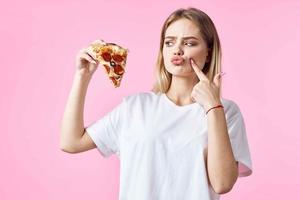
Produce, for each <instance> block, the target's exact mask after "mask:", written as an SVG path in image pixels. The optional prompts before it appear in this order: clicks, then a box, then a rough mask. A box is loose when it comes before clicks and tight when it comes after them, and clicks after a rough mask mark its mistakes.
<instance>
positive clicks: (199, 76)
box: [190, 58, 208, 81]
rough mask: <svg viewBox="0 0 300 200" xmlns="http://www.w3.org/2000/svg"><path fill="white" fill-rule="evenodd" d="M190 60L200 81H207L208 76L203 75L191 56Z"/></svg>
mask: <svg viewBox="0 0 300 200" xmlns="http://www.w3.org/2000/svg"><path fill="white" fill-rule="evenodd" d="M190 62H191V66H192V67H193V69H194V71H195V73H196V74H197V76H198V78H199V79H200V80H202V81H208V78H207V77H206V76H205V74H204V73H203V72H202V70H201V69H200V67H199V66H198V65H197V64H196V63H195V61H194V60H193V59H192V58H190Z"/></svg>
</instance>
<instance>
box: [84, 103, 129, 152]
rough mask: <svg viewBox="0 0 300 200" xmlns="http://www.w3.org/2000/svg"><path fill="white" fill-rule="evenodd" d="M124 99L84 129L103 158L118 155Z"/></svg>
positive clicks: (123, 118)
mask: <svg viewBox="0 0 300 200" xmlns="http://www.w3.org/2000/svg"><path fill="white" fill-rule="evenodd" d="M125 112H126V98H123V100H122V102H121V103H120V104H119V105H118V106H117V107H115V108H114V109H113V110H112V111H111V112H109V113H107V114H106V115H105V116H104V117H102V118H101V119H99V120H97V121H95V122H93V123H91V124H90V125H89V126H88V127H86V131H87V133H88V134H89V136H90V137H91V138H92V140H93V141H94V143H95V144H96V146H97V149H98V151H99V152H100V154H101V155H102V156H104V157H105V158H107V157H109V156H110V155H112V154H114V153H116V154H117V155H118V156H119V153H120V137H121V132H122V125H123V122H124V121H125Z"/></svg>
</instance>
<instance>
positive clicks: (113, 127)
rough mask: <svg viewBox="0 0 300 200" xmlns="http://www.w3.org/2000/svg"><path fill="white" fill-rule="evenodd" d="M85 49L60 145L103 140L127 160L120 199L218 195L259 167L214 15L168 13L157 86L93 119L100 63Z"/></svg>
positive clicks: (77, 148)
mask: <svg viewBox="0 0 300 200" xmlns="http://www.w3.org/2000/svg"><path fill="white" fill-rule="evenodd" d="M89 54H91V52H86V51H85V50H83V51H81V52H80V53H79V56H78V58H77V63H78V69H79V70H78V72H77V73H76V76H75V79H74V83H73V87H72V90H71V94H70V97H69V100H68V103H67V107H66V111H65V114H64V118H63V123H62V131H61V149H62V150H64V151H66V152H70V153H78V152H82V151H86V150H89V149H93V148H96V147H97V149H98V150H99V152H100V153H101V155H103V156H104V157H108V156H110V155H112V154H113V153H116V154H117V155H118V156H119V158H120V162H121V165H120V166H121V169H120V170H121V171H120V172H121V173H120V176H121V177H120V193H119V199H124V200H125V199H128V200H134V199H139V200H140V199H143V200H148V199H149V200H160V199H161V200H166V199H172V200H177V199H178V200H199V199H207V200H210V199H219V196H220V194H224V193H227V192H229V191H230V190H231V189H232V187H233V185H234V184H235V182H236V180H237V177H238V176H240V177H241V176H248V175H250V174H251V173H252V162H251V157H250V152H249V147H248V142H247V136H246V130H245V125H244V120H243V117H242V114H241V112H240V109H239V107H238V106H237V104H236V103H234V102H233V101H232V100H228V99H224V98H221V97H220V89H221V75H222V74H221V73H220V71H221V66H220V63H221V46H220V42H219V38H218V34H217V31H216V28H215V26H214V24H213V22H212V20H211V19H210V18H209V16H207V15H206V14H205V13H204V12H202V11H200V10H198V9H196V8H188V9H178V10H176V11H174V12H173V13H172V14H171V15H170V16H169V17H168V18H167V19H166V21H165V23H164V25H163V28H162V32H161V42H160V50H159V55H158V60H157V65H156V68H155V72H156V80H155V83H154V87H153V89H152V91H150V92H141V93H138V94H134V95H129V96H127V97H124V98H123V101H122V103H120V104H119V105H118V106H117V107H116V108H114V109H113V110H112V111H111V112H110V113H108V114H107V115H106V116H104V117H103V118H101V119H99V120H98V121H95V122H94V123H92V124H91V125H89V126H88V127H86V128H84V125H83V105H84V98H85V94H86V90H87V86H88V83H89V81H90V79H91V77H92V74H93V73H94V71H95V70H96V68H97V66H98V63H97V61H96V60H95V59H94V58H93V56H94V55H91V57H90V56H89Z"/></svg>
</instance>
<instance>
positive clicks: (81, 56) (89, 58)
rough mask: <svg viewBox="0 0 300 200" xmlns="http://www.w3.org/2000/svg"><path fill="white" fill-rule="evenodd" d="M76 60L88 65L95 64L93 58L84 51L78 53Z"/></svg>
mask: <svg viewBox="0 0 300 200" xmlns="http://www.w3.org/2000/svg"><path fill="white" fill-rule="evenodd" d="M78 59H79V60H82V59H84V60H87V61H88V62H90V63H93V64H97V62H96V60H94V59H93V57H92V56H91V55H90V54H89V53H87V52H86V50H85V49H83V50H81V51H80V52H79V55H78Z"/></svg>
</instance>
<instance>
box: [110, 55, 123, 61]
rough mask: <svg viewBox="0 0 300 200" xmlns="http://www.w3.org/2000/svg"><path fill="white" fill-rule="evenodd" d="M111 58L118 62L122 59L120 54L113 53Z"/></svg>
mask: <svg viewBox="0 0 300 200" xmlns="http://www.w3.org/2000/svg"><path fill="white" fill-rule="evenodd" d="M112 58H113V59H114V61H116V62H118V63H120V62H122V61H123V60H124V58H123V57H122V56H121V55H118V54H114V55H113V56H112Z"/></svg>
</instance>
